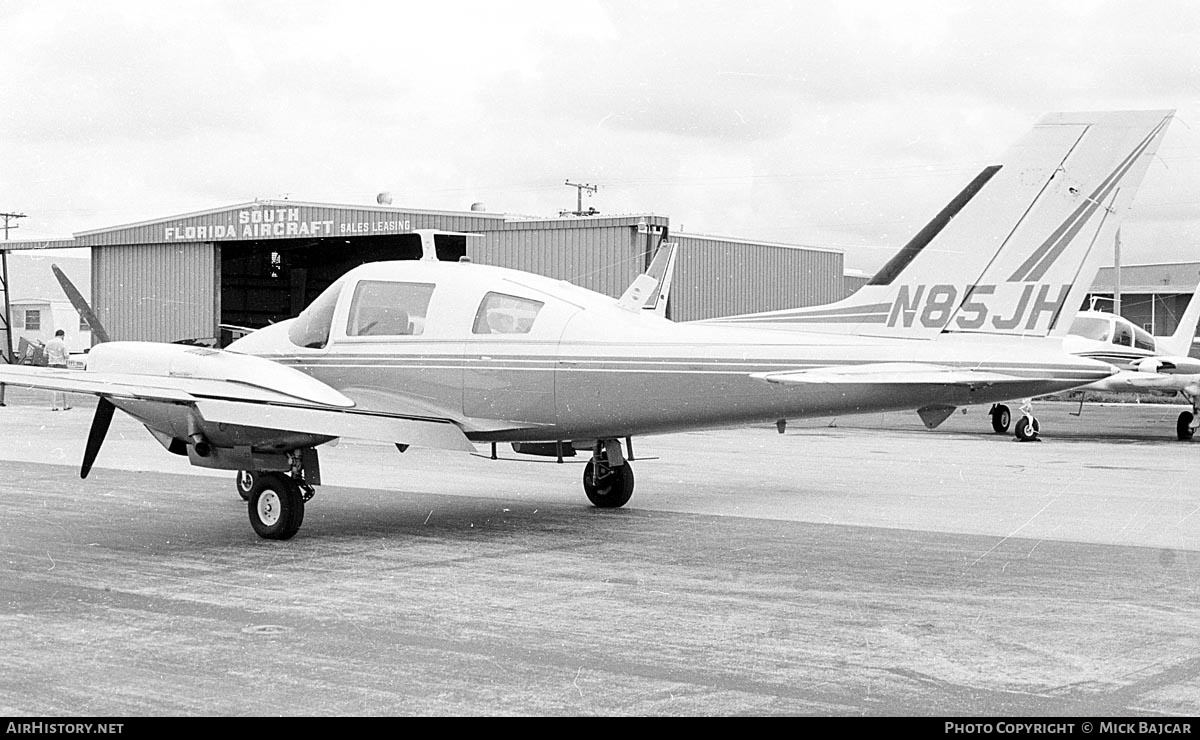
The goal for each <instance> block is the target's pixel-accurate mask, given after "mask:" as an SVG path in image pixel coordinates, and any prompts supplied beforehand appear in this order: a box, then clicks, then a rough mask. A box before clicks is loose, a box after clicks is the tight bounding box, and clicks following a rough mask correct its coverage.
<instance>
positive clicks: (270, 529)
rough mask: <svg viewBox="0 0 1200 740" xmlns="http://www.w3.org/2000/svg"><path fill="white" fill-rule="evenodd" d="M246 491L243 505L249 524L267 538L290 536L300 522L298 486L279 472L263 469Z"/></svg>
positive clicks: (302, 513) (300, 494) (283, 538)
mask: <svg viewBox="0 0 1200 740" xmlns="http://www.w3.org/2000/svg"><path fill="white" fill-rule="evenodd" d="M255 478H257V481H256V482H255V484H254V490H252V491H251V492H250V499H249V501H248V502H247V509H249V512H250V526H251V527H254V531H255V532H256V533H257V534H258V536H259V537H262V538H263V539H267V540H290V539H291V538H292V537H294V536H295V535H296V532H298V531H299V530H300V525H301V523H303V522H304V495H303V494H302V493H301V492H300V486H298V485H296V482H295V481H294V480H292V479H291V478H290V477H288V476H286V475H283V474H282V473H263V474H261V475H257V476H255Z"/></svg>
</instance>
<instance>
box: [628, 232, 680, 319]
mask: <svg viewBox="0 0 1200 740" xmlns="http://www.w3.org/2000/svg"><path fill="white" fill-rule="evenodd" d="M677 247H678V244H676V243H674V242H663V243H662V244H661V245H659V247H658V251H657V252H655V253H654V259H653V260H651V262H650V266H649V267H648V268H646V271H645V272H644V273H642V274H641V275H638V276H637V277H636V278H634V281H633V282H632V283H631V284H630V285H629V287H628V288H626V289H625V292H624V293H622V294H621V297H620V298H619V299H618V300H617V305H618V306H620V307H621V308H624V309H626V310H629V311H638V310H645V311H653V312H654V313H655V314H656V315H658V316H663V317H665V316H666V315H667V298H668V294H669V293H670V291H671V281H672V280H673V279H674V277H675V275H674V274H675V255H676V252H677V249H676V248H677Z"/></svg>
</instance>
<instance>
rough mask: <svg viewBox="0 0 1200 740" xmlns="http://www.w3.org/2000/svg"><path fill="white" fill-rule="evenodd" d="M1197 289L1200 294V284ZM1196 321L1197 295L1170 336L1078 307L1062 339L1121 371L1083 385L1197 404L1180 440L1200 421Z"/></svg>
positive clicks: (1182, 418)
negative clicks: (1178, 398)
mask: <svg viewBox="0 0 1200 740" xmlns="http://www.w3.org/2000/svg"><path fill="white" fill-rule="evenodd" d="M1196 291H1197V294H1200V286H1197V288H1196ZM1197 322H1200V300H1198V299H1197V295H1193V296H1192V300H1191V301H1190V302H1189V303H1188V307H1187V309H1186V310H1185V311H1184V312H1183V316H1181V317H1180V320H1179V326H1178V328H1177V329H1176V330H1175V333H1174V334H1173V335H1171V336H1169V337H1156V336H1151V335H1150V333H1149V332H1147V331H1144V330H1143V329H1142V328H1141V327H1138V326H1135V325H1134V324H1133V322H1131V321H1129V320H1128V319H1126V318H1124V317H1123V316H1117V315H1115V314H1111V313H1106V312H1103V311H1081V312H1079V314H1078V315H1077V316H1076V318H1075V321H1074V323H1072V325H1071V332H1070V334H1068V335H1067V337H1066V338H1065V339H1064V340H1063V347H1064V349H1066V350H1067V351H1068V352H1070V353H1072V354H1075V355H1079V356H1080V357H1090V358H1092V359H1096V360H1103V361H1104V362H1108V363H1111V364H1112V365H1114V366H1116V367H1117V368H1118V369H1119V370H1120V372H1118V373H1116V374H1115V375H1113V376H1111V377H1108V378H1104V379H1103V380H1099V381H1097V382H1095V383H1090V384H1088V385H1085V386H1083V387H1082V388H1079V389H1078V390H1082V391H1089V390H1091V391H1106V392H1109V393H1155V394H1163V395H1176V394H1178V395H1180V396H1183V398H1184V399H1186V400H1187V402H1188V403H1190V404H1191V405H1192V410H1191V411H1182V412H1180V414H1179V417H1178V419H1177V420H1176V424H1175V433H1176V436H1177V437H1178V438H1179V439H1181V440H1188V439H1191V438H1192V436H1193V435H1195V433H1196V426H1197V424H1198V423H1200V407H1198V406H1197V404H1198V403H1200V360H1197V359H1196V358H1194V357H1189V356H1188V353H1189V352H1190V351H1191V348H1192V340H1193V338H1194V337H1195V334H1196V325H1197ZM1080 409H1081V410H1082V401H1081V402H1080ZM993 426H995V421H994V420H993Z"/></svg>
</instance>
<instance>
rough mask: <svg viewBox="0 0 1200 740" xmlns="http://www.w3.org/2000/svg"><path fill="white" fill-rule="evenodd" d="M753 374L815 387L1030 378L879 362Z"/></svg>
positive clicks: (975, 383)
mask: <svg viewBox="0 0 1200 740" xmlns="http://www.w3.org/2000/svg"><path fill="white" fill-rule="evenodd" d="M750 377H751V378H754V379H755V380H761V381H763V382H766V383H779V384H781V385H795V386H814V387H815V386H825V385H839V384H842V385H848V384H863V383H869V384H872V385H923V386H927V385H946V386H959V387H964V388H986V387H988V386H992V385H999V384H1003V383H1017V382H1023V381H1026V380H1028V379H1027V378H1020V377H1017V376H1015V375H1005V374H1003V373H996V372H990V371H981V370H966V369H962V368H953V367H944V366H941V365H928V364H922V363H912V362H875V363H867V364H864V365H850V366H846V367H820V368H813V369H811V370H785V371H782V372H771V373H752V374H751V375H750Z"/></svg>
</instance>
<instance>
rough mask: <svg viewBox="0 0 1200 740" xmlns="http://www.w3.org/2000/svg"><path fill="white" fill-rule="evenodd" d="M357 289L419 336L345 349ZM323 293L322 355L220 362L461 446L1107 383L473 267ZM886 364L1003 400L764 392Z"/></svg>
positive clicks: (268, 336) (970, 353)
mask: <svg viewBox="0 0 1200 740" xmlns="http://www.w3.org/2000/svg"><path fill="white" fill-rule="evenodd" d="M360 282H369V283H378V282H396V283H416V284H422V285H433V286H434V288H433V290H432V294H431V295H430V298H429V303H428V308H427V313H426V315H425V316H424V317H423V322H422V324H423V325H422V328H421V332H420V333H419V334H404V335H390V334H367V335H364V334H363V333H361V332H359V333H357V335H355V332H354V331H353V324H354V318H353V316H352V315H351V313H352V310H353V309H352V305H353V303H354V295H355V292H356V289H357V288H358V285H359V283H360ZM331 290H333V291H336V292H337V298H336V304H335V308H334V310H333V313H332V317H331V320H330V324H329V336H328V340H327V341H326V343H325V344H324V345H323V346H321V347H302V346H298V345H297V344H296V342H295V341H293V340H292V338H291V337H290V336H289V335H290V334H291V333H293V330H294V322H296V321H302V320H304V319H303V317H302V318H301V319H292V320H290V321H287V322H283V323H281V324H278V325H275V326H271V327H268V328H265V329H261V330H259V331H257V332H254V333H253V334H251V335H249V336H247V337H245V338H243V339H240V340H238V341H237V342H235V343H234V344H232V345H230V347H229V348H228V349H229V351H230V352H234V353H244V354H252V355H256V356H259V357H263V358H266V359H269V360H272V361H274V362H276V363H279V364H280V365H283V366H286V367H289V368H293V369H295V370H299V371H300V372H303V373H305V374H306V375H309V376H311V377H313V378H315V379H317V380H319V381H321V382H322V383H324V384H326V385H328V386H329V387H331V388H334V389H336V390H337V391H339V392H341V393H342V394H344V395H345V396H346V397H347V398H349V399H351V400H353V401H354V403H355V404H356V407H357V408H359V409H363V410H370V411H372V412H377V413H382V414H404V415H412V414H420V415H422V416H428V417H433V418H445V419H455V420H458V421H459V423H460V424H461V426H462V427H463V429H464V431H465V432H466V435H467V437H468V438H469V439H471V440H473V441H555V440H572V439H602V438H610V437H624V436H629V435H640V434H649V433H662V432H672V431H679V430H685V429H695V428H700V427H715V426H727V425H730V424H737V423H743V422H756V421H774V420H777V419H781V418H788V419H798V418H804V417H813V416H830V415H843V414H854V413H862V412H873V411H885V410H893V409H913V408H920V407H923V406H929V405H938V406H960V405H967V404H977V403H988V402H991V401H993V400H999V399H1003V398H1012V397H1013V396H1014V395H1018V396H1027V395H1036V394H1040V393H1048V392H1053V391H1056V390H1061V389H1064V388H1070V387H1074V386H1077V385H1081V384H1084V383H1088V382H1092V381H1094V380H1099V379H1101V378H1104V377H1107V376H1108V375H1109V374H1110V373H1111V367H1110V366H1108V365H1106V364H1104V363H1100V362H1094V361H1091V360H1087V359H1080V358H1077V357H1073V356H1071V355H1069V354H1066V353H1064V352H1063V351H1062V350H1061V343H1060V342H1058V341H1056V340H1055V341H1050V340H1044V339H1021V338H1013V337H985V336H979V335H960V336H945V337H942V338H940V339H938V340H936V341H928V340H905V339H890V338H874V337H856V336H831V335H820V334H811V335H809V334H802V333H796V332H780V331H772V330H768V329H753V328H744V327H723V326H714V325H705V324H687V323H683V324H679V323H674V322H671V321H668V320H665V319H662V318H659V317H657V316H654V315H651V314H649V313H647V312H645V311H629V310H625V309H623V308H620V307H618V306H617V303H616V301H614V300H613V299H612V298H609V297H607V296H603V295H600V294H598V293H594V292H591V291H587V290H584V289H582V288H579V287H577V286H574V285H571V284H568V283H565V282H562V281H557V280H552V279H548V278H543V277H540V276H536V275H530V274H527V273H521V272H516V271H513V270H507V269H503V268H496V267H489V266H483V265H475V264H459V263H438V262H429V261H411V262H393V263H378V264H373V265H366V266H363V267H361V268H358V269H356V270H354V271H352V272H350V273H349V274H347V275H346V276H345V277H344V278H343V279H342V280H340V281H339V282H338V283H337V284H335V286H333V287H332V288H331ZM489 294H502V295H506V296H512V297H515V298H519V299H523V300H527V301H530V302H537V303H540V304H542V305H541V306H540V307H539V309H538V312H537V315H536V317H535V318H534V320H533V322H532V324H531V325H530V326H529V327H528V328H527V331H524V332H522V333H494V332H486V333H484V332H482V331H479V330H477V324H478V322H477V317H478V314H479V308H480V306H481V303H482V301H483V300H484V298H485V296H487V295H489ZM319 301H320V299H318V302H319ZM96 349H97V350H102V349H103V346H101V347H97V348H96ZM93 361H94V360H93ZM888 363H919V364H924V365H930V366H937V367H940V368H953V369H957V370H964V371H974V372H980V373H1001V374H1004V375H1007V376H1012V378H1013V381H1012V382H1009V383H1006V384H1004V386H1003V389H1000V388H993V387H991V386H986V385H980V386H978V387H965V386H962V385H949V384H945V383H942V382H938V381H937V380H933V381H932V382H929V383H920V382H917V383H913V382H909V381H908V379H906V378H904V377H901V376H898V377H897V379H896V382H895V383H894V384H889V383H886V382H884V383H880V382H878V378H872V379H871V380H869V381H868V380H865V379H864V381H863V382H861V383H856V382H847V381H846V380H844V379H843V380H841V381H840V382H834V383H819V382H818V383H806V384H804V385H803V386H791V385H780V384H775V383H769V382H765V381H764V379H763V375H765V374H770V373H779V372H789V371H797V370H812V369H816V368H843V369H844V368H849V367H851V366H868V365H871V366H884V365H887V364H888ZM110 369H114V370H115V369H118V368H115V367H111V368H110ZM118 406H119V407H120V403H118Z"/></svg>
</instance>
